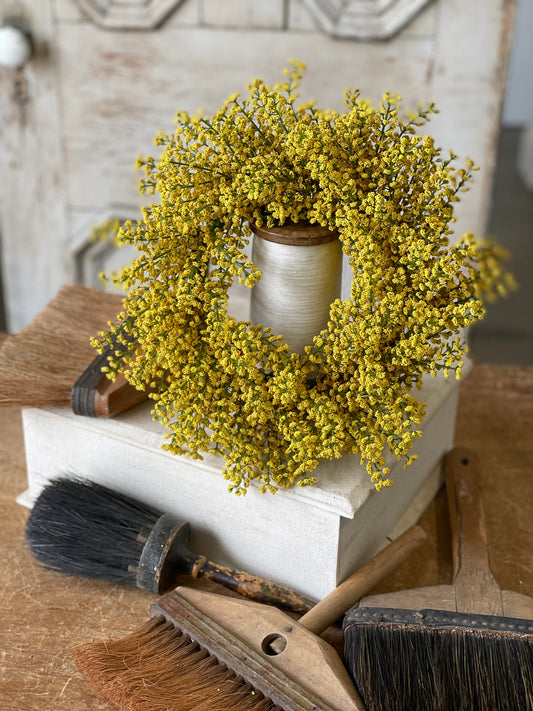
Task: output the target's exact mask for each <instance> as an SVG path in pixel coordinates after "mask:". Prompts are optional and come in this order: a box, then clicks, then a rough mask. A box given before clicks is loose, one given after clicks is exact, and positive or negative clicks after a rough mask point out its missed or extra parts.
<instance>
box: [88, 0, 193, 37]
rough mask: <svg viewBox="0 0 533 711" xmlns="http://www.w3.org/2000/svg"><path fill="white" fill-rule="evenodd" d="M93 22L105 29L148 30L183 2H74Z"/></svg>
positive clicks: (109, 0)
mask: <svg viewBox="0 0 533 711" xmlns="http://www.w3.org/2000/svg"><path fill="white" fill-rule="evenodd" d="M75 2H76V3H77V5H78V6H79V7H80V8H81V9H82V10H83V12H85V14H86V15H88V16H89V17H90V19H91V20H93V22H95V23H96V24H97V25H100V26H101V27H105V28H106V29H115V30H150V29H153V28H154V27H157V26H158V25H160V24H161V23H162V22H163V21H164V20H165V19H166V18H167V17H168V16H169V15H170V14H171V13H172V12H174V10H175V9H176V8H177V7H178V6H179V5H181V4H182V2H183V0H145V1H144V2H140V1H139V0H75Z"/></svg>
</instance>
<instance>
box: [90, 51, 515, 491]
mask: <svg viewBox="0 0 533 711" xmlns="http://www.w3.org/2000/svg"><path fill="white" fill-rule="evenodd" d="M302 71H303V67H302V65H300V64H298V63H294V64H293V65H292V67H291V69H289V70H288V71H287V74H288V76H287V81H286V83H284V84H279V85H276V86H274V87H269V86H266V85H265V84H264V82H263V81H261V80H255V81H253V82H252V83H251V85H250V86H249V93H248V96H247V97H246V98H243V99H241V98H240V97H239V96H238V95H237V94H235V95H232V96H230V97H229V98H228V100H227V101H226V102H225V103H224V105H223V106H222V107H221V108H220V110H219V111H217V112H216V113H214V114H213V115H212V116H205V115H197V116H189V115H188V114H187V113H184V112H181V113H178V115H177V118H176V124H177V127H176V131H175V132H174V133H173V134H172V135H163V134H161V135H159V136H158V137H157V139H156V144H157V145H158V146H160V147H161V149H162V150H161V156H160V157H159V159H157V160H156V159H154V158H151V157H146V158H142V159H139V167H141V168H143V169H144V172H145V177H144V178H143V180H142V190H143V191H144V192H145V193H147V194H157V195H158V196H159V201H158V202H157V204H152V205H150V206H148V207H145V208H144V211H143V217H142V219H141V220H139V221H138V222H136V223H131V222H130V223H126V224H125V225H124V226H122V227H121V229H120V235H119V236H120V240H121V241H122V242H128V243H133V244H134V245H135V246H136V248H137V251H138V257H137V259H136V260H134V261H133V262H132V263H131V264H129V265H128V266H127V267H126V268H125V269H124V270H123V271H122V273H121V274H120V275H119V276H118V277H117V278H116V281H117V282H119V283H121V284H122V285H123V287H124V289H125V290H126V296H125V298H124V309H123V312H122V313H121V314H119V319H120V321H121V325H120V326H118V327H111V326H110V330H109V331H108V332H107V333H101V334H100V336H99V338H95V345H96V346H97V347H99V348H100V349H102V348H103V347H105V346H106V345H108V344H111V343H112V342H113V340H114V341H115V342H116V343H117V344H118V345H116V347H115V350H114V354H113V356H112V357H111V358H110V360H109V376H110V377H113V376H114V375H115V374H116V373H117V372H124V373H125V375H126V377H127V378H128V380H129V381H130V382H131V383H133V384H134V385H135V386H136V387H138V388H141V389H143V388H146V387H147V386H148V385H150V386H151V387H152V388H156V391H155V393H154V394H153V395H152V397H153V398H154V401H155V402H154V409H153V415H154V418H156V419H157V420H159V421H160V422H161V423H163V424H164V425H165V426H166V429H167V432H166V436H167V442H166V443H165V445H164V447H165V448H167V449H168V450H169V451H171V452H173V453H176V454H182V453H184V454H187V455H189V456H192V457H197V458H201V457H202V454H203V453H215V454H219V455H221V456H222V457H223V458H224V460H225V469H224V476H225V477H226V478H227V479H228V481H229V489H230V490H232V491H234V492H235V493H238V494H239V493H245V491H246V489H247V487H248V485H249V483H250V481H251V480H256V481H257V482H258V483H259V485H260V487H261V490H262V491H275V490H276V489H277V488H278V487H289V486H292V485H294V484H298V485H305V484H311V483H314V481H315V480H314V477H313V471H314V470H315V468H316V466H317V464H318V462H319V460H320V459H322V458H337V457H340V456H341V455H342V454H343V453H345V452H349V453H352V454H358V455H360V457H361V461H362V463H364V464H365V465H366V468H367V470H368V472H369V475H370V477H371V480H372V481H373V482H374V484H375V486H376V488H377V489H380V488H382V487H383V486H389V485H390V484H391V483H392V482H391V480H390V479H389V474H390V471H389V469H388V467H386V465H385V457H386V454H387V453H388V452H391V453H392V454H394V455H395V456H396V457H397V459H398V460H403V461H404V463H405V464H406V465H407V464H409V463H410V462H411V461H412V460H413V458H414V457H415V456H416V455H412V454H411V451H412V447H413V442H414V440H415V438H416V437H418V436H419V434H420V432H419V429H418V426H419V424H420V422H421V420H422V418H423V416H424V404H422V403H420V402H418V400H417V399H416V398H415V397H414V395H413V389H414V388H415V387H420V384H421V378H422V375H423V374H424V373H431V374H433V375H434V374H436V373H437V371H439V370H442V371H444V373H445V374H446V375H448V373H449V372H454V373H455V374H456V375H457V377H459V375H460V371H461V366H462V359H463V354H464V352H465V344H464V342H463V341H462V339H461V337H460V333H461V331H462V329H464V328H465V327H466V326H468V325H469V324H471V323H472V322H473V321H475V320H476V319H479V318H481V317H482V316H483V303H482V296H483V294H491V293H492V292H493V291H503V290H504V289H505V286H506V280H507V281H508V277H507V276H506V274H505V272H504V270H503V268H502V266H501V264H502V254H501V253H500V252H499V250H498V249H497V248H495V247H494V246H492V245H486V244H482V243H480V242H477V241H476V240H475V239H474V237H473V236H472V235H466V236H465V237H464V238H463V239H462V240H460V241H458V242H457V243H452V242H451V241H450V239H449V235H450V234H451V233H452V230H451V226H452V223H453V221H454V217H453V213H454V204H455V203H456V202H457V201H458V200H459V194H460V192H461V191H463V190H464V189H465V186H466V184H467V182H468V180H469V179H470V177H471V174H472V171H473V170H474V169H475V167H474V166H473V164H471V163H470V162H469V163H467V165H466V167H465V168H460V169H457V168H455V167H454V161H455V160H456V157H455V156H454V155H450V156H448V157H443V156H442V154H441V150H440V149H439V148H438V147H436V146H435V144H434V141H433V139H432V138H431V137H430V136H427V135H420V134H419V133H418V132H417V128H418V127H419V126H421V125H423V124H424V123H425V122H426V121H427V120H428V119H429V117H430V115H431V114H432V113H434V112H435V107H434V106H433V105H430V106H428V107H427V108H423V109H420V111H419V112H418V113H417V114H416V115H415V116H411V117H410V118H406V119H403V118H402V117H401V116H400V114H399V107H400V99H399V97H395V96H392V95H389V94H386V95H385V96H384V97H383V100H382V103H381V105H380V106H379V107H378V108H372V107H371V106H370V104H369V103H368V102H367V101H364V100H362V99H360V97H359V95H358V93H357V92H354V91H348V92H347V93H346V97H345V98H346V111H345V112H344V113H337V112H334V111H322V110H320V109H318V108H316V107H315V106H314V104H313V103H307V104H297V94H296V88H297V86H298V83H299V80H300V78H301V76H302ZM303 219H305V220H309V221H311V222H312V223H318V224H320V225H322V226H324V227H328V228H330V229H336V230H337V231H338V234H339V236H340V239H341V242H342V247H343V251H344V253H345V255H346V257H347V259H348V260H349V264H350V266H351V269H352V272H353V281H352V284H351V290H350V298H349V299H347V300H344V301H343V300H337V301H335V302H334V303H333V304H332V305H331V310H330V319H329V323H328V326H327V328H325V329H324V330H323V331H322V332H321V333H320V334H318V335H317V336H316V337H315V338H314V340H313V342H312V343H309V345H308V346H307V348H306V350H305V353H304V354H303V355H298V354H295V353H293V352H291V350H290V348H289V346H288V345H287V344H286V343H285V342H284V340H283V336H282V334H275V333H271V332H270V331H269V330H268V329H267V328H263V327H262V326H261V325H258V324H251V323H247V322H243V321H236V320H235V319H234V318H232V317H230V316H229V314H228V311H227V305H228V288H229V287H230V285H231V284H232V282H233V281H234V280H235V279H238V280H239V281H241V282H243V283H245V284H247V285H248V286H249V287H252V288H253V285H254V283H256V281H257V280H258V279H259V278H260V277H261V274H260V272H259V270H258V269H257V267H256V266H255V265H254V264H253V263H252V262H251V261H250V259H249V258H248V257H247V255H246V245H247V243H248V240H249V238H250V234H251V232H250V224H256V225H262V224H266V225H267V226H271V225H273V224H275V223H278V224H280V223H281V224H283V223H286V222H298V221H299V220H303ZM507 286H509V284H507ZM117 339H118V340H117Z"/></svg>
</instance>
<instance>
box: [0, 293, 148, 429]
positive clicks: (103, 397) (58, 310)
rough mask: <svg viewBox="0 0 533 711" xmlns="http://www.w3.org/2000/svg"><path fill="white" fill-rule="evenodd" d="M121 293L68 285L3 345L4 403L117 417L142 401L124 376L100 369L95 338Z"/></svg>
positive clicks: (0, 378)
mask: <svg viewBox="0 0 533 711" xmlns="http://www.w3.org/2000/svg"><path fill="white" fill-rule="evenodd" d="M121 306H122V297H120V296H118V295H116V294H106V293H102V292H99V291H96V290H95V289H90V288H88V287H85V286H80V285H68V286H64V287H63V288H62V289H61V291H60V292H59V293H58V295H57V296H56V297H55V299H52V301H50V303H49V304H48V305H47V306H46V307H45V309H44V310H43V311H42V312H41V313H40V314H38V315H37V316H36V318H35V319H34V320H33V321H32V323H30V324H29V325H28V326H27V327H26V328H25V329H23V330H22V331H21V332H20V333H18V334H15V335H9V336H7V338H6V339H5V340H4V342H3V345H2V348H1V349H0V384H1V387H0V405H3V406H9V405H16V406H20V407H70V406H72V407H73V409H74V411H75V412H76V413H77V414H80V415H88V416H91V415H92V416H98V417H112V416H114V415H116V414H118V413H120V412H124V410H127V409H129V408H130V407H132V406H133V405H136V404H137V403H139V402H142V401H143V400H146V398H147V397H148V393H147V392H144V391H140V390H136V389H135V388H134V387H133V386H131V385H130V384H129V383H128V382H127V381H126V380H125V378H124V376H119V377H117V380H116V381H115V382H114V383H112V382H111V381H110V380H108V379H107V378H106V377H105V375H103V374H102V372H101V367H102V365H104V364H105V361H106V358H107V356H106V355H105V354H103V355H101V356H96V357H95V351H94V348H93V347H92V346H91V343H90V339H91V337H92V336H95V335H96V334H97V333H98V331H100V330H107V323H108V321H112V320H114V319H115V315H116V314H117V313H118V312H119V311H120V309H121Z"/></svg>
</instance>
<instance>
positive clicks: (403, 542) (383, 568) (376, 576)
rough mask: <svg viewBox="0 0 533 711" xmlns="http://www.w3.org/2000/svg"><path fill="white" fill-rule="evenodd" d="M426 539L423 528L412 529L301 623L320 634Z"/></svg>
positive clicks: (336, 589)
mask: <svg viewBox="0 0 533 711" xmlns="http://www.w3.org/2000/svg"><path fill="white" fill-rule="evenodd" d="M426 538H427V535H426V532H425V531H424V529H422V528H420V526H411V527H410V528H408V529H407V530H406V531H405V532H404V533H402V535H401V536H399V537H398V538H397V539H396V540H395V541H393V542H392V543H390V544H389V545H388V546H387V547H386V548H384V549H383V550H382V551H380V552H379V553H378V554H377V555H375V556H374V557H373V558H371V559H370V560H369V561H368V563H366V564H365V565H364V566H363V567H362V568H360V569H359V570H358V571H357V572H355V573H354V574H353V575H351V576H350V577H349V578H348V579H347V580H345V581H344V582H343V583H341V584H340V585H339V586H338V587H337V588H335V590H333V592H331V593H330V594H329V595H328V596H327V597H325V598H324V599H323V600H321V601H320V602H319V603H317V604H316V605H315V606H314V607H313V608H312V609H311V610H310V611H309V612H307V613H306V614H305V615H303V617H300V619H299V620H298V622H299V623H300V624H301V625H303V626H304V627H306V628H307V629H308V630H310V631H311V632H314V633H315V634H317V635H318V634H320V633H321V632H323V631H324V630H325V629H326V628H327V627H329V625H331V624H332V623H333V622H335V621H336V620H338V619H339V617H340V616H341V615H343V614H344V613H345V612H346V611H347V610H349V609H350V607H352V605H354V604H355V603H356V602H357V601H358V600H359V599H360V598H361V597H363V595H366V594H367V593H368V592H369V591H370V590H371V589H372V588H373V587H374V585H376V584H377V583H378V582H379V581H380V580H381V579H382V578H384V577H385V576H386V575H387V574H388V573H390V572H392V571H393V570H394V569H395V568H396V567H397V566H398V565H400V563H402V562H403V561H404V560H406V558H408V557H409V556H410V555H411V553H412V552H413V551H415V550H416V549H417V548H418V547H419V546H421V545H422V543H424V541H425V540H426Z"/></svg>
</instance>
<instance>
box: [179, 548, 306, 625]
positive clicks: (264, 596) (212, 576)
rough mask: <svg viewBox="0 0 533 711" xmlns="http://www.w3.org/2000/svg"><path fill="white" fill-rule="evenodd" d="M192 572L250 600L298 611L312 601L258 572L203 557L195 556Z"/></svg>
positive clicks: (303, 609) (301, 611)
mask: <svg viewBox="0 0 533 711" xmlns="http://www.w3.org/2000/svg"><path fill="white" fill-rule="evenodd" d="M191 574H192V576H193V577H195V578H206V579H207V580H212V581H213V582H215V583H219V584H220V585H223V586H224V587H226V588H229V589H230V590H234V591H235V592H237V593H239V594H240V595H243V596H244V597H247V598H250V599H251V600H256V601H257V602H263V603H269V604H272V605H276V607H282V608H285V609H286V610H291V611H293V612H298V613H300V614H301V613H304V612H307V611H308V610H310V609H311V608H312V607H313V606H314V605H315V601H314V600H311V599H310V598H308V597H305V596H304V595H299V594H298V593H296V592H294V591H293V590H291V589H290V588H286V587H284V586H283V585H278V584H277V583H274V582H272V581H271V580H266V579H265V578H260V577H259V576H257V575H252V574H250V573H245V572H243V571H241V570H234V569H233V568H226V567H224V566H222V565H218V564H217V563H213V562H212V561H210V560H207V559H206V558H203V557H199V558H198V559H197V564H196V565H195V567H194V568H193V570H192V573H191Z"/></svg>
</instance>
